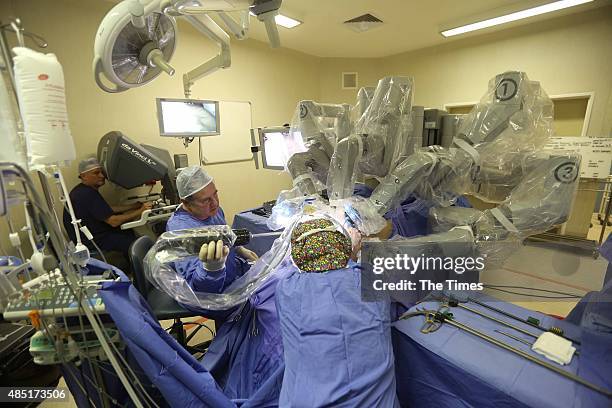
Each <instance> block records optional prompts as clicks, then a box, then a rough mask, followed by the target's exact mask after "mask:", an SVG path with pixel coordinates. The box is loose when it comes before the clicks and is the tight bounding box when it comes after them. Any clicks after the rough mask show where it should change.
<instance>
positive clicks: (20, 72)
mask: <svg viewBox="0 0 612 408" xmlns="http://www.w3.org/2000/svg"><path fill="white" fill-rule="evenodd" d="M13 52H14V53H15V54H16V57H15V58H14V61H15V85H16V88H17V97H18V99H19V108H20V110H21V117H22V119H23V127H24V131H25V140H26V147H27V156H28V162H29V164H30V170H38V169H42V168H44V167H45V166H46V165H50V164H56V165H63V164H67V163H66V162H69V161H72V160H74V159H75V157H76V152H75V149H74V141H73V140H72V135H71V134H70V128H69V126H68V113H67V111H66V94H65V89H64V73H63V70H62V66H61V64H60V63H59V61H58V60H57V58H56V57H55V55H54V54H42V53H40V52H37V51H33V50H31V49H29V48H25V47H15V48H13Z"/></svg>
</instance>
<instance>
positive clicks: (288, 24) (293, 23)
mask: <svg viewBox="0 0 612 408" xmlns="http://www.w3.org/2000/svg"><path fill="white" fill-rule="evenodd" d="M274 20H276V24H278V25H279V26H281V27H285V28H293V27H297V26H299V25H300V24H302V22H301V21H299V20H296V19H293V18H291V17H287V16H285V15H283V14H277V15H276V16H274Z"/></svg>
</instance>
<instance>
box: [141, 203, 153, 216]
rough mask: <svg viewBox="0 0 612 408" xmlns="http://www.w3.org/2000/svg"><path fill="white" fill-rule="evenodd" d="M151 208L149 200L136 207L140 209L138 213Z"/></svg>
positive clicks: (151, 204)
mask: <svg viewBox="0 0 612 408" xmlns="http://www.w3.org/2000/svg"><path fill="white" fill-rule="evenodd" d="M151 208H153V203H151V202H147V203H141V204H140V208H138V211H140V213H141V214H142V213H143V212H144V211H146V210H150V209H151Z"/></svg>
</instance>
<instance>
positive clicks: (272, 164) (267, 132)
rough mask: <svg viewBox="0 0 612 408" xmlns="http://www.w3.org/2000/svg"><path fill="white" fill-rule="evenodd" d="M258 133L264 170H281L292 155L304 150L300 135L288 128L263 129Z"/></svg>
mask: <svg viewBox="0 0 612 408" xmlns="http://www.w3.org/2000/svg"><path fill="white" fill-rule="evenodd" d="M259 132H260V133H259V139H260V140H259V142H260V146H261V150H262V158H263V167H264V168H266V169H273V170H283V169H284V168H285V166H286V165H287V160H289V158H290V157H291V156H292V155H293V154H294V153H297V152H303V151H305V150H306V148H305V147H304V142H303V141H302V136H301V135H300V133H299V132H290V131H289V128H285V127H276V128H263V129H260V130H259Z"/></svg>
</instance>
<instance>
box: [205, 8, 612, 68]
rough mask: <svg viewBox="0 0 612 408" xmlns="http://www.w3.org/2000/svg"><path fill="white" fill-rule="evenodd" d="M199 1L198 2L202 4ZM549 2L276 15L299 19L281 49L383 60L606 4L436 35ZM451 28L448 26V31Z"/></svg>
mask: <svg viewBox="0 0 612 408" xmlns="http://www.w3.org/2000/svg"><path fill="white" fill-rule="evenodd" d="M201 1H202V0H201ZM551 1H552V0H427V1H425V0H283V4H282V6H281V13H283V14H285V15H287V16H289V17H292V18H296V19H298V20H301V21H303V24H301V25H300V26H298V27H296V28H293V29H286V28H283V27H279V28H278V29H279V34H280V38H281V43H282V46H283V47H285V48H290V49H294V50H297V51H300V52H304V53H307V54H311V55H315V56H319V57H383V56H388V55H393V54H398V53H402V52H406V51H411V50H416V49H421V48H425V47H430V46H434V45H438V44H442V43H448V42H451V41H456V40H457V39H460V38H465V37H474V36H478V35H482V34H485V33H490V32H493V31H500V30H504V29H507V28H509V27H514V26H518V25H525V24H533V23H535V22H538V21H542V20H545V19H550V18H555V17H558V16H561V15H567V14H573V13H579V12H583V11H585V10H588V9H592V8H595V7H601V6H604V5H607V4H610V3H611V1H609V0H596V1H594V2H593V3H587V4H584V5H580V6H576V7H571V8H569V9H565V10H561V11H557V12H553V13H548V14H545V15H542V16H536V17H532V18H529V19H526V20H522V21H520V22H513V23H508V24H505V25H503V26H498V27H494V28H489V29H485V30H480V31H478V32H475V33H469V34H464V35H460V36H456V37H453V38H444V37H442V35H440V34H439V31H440V29H441V28H451V27H453V26H455V25H454V23H460V24H465V23H470V22H474V21H477V20H478V19H479V18H480V19H483V18H490V17H494V16H497V15H500V14H504V13H507V12H513V11H517V10H521V9H525V8H529V7H534V6H537V5H541V4H543V3H550V2H551ZM365 13H370V14H372V15H374V16H376V17H378V18H379V19H381V20H383V22H384V23H385V24H383V25H382V26H380V27H377V28H374V29H372V30H371V31H366V32H364V33H356V32H354V31H352V30H350V29H348V28H347V27H345V26H343V24H342V22H344V21H346V20H349V19H351V18H353V17H356V16H359V15H361V14H365ZM449 26H450V27H449ZM249 36H250V37H251V38H254V39H257V40H260V41H267V37H266V31H265V28H264V25H263V24H262V23H259V22H258V21H257V20H256V19H255V18H251V27H250V33H249Z"/></svg>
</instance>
